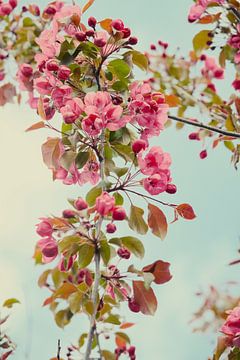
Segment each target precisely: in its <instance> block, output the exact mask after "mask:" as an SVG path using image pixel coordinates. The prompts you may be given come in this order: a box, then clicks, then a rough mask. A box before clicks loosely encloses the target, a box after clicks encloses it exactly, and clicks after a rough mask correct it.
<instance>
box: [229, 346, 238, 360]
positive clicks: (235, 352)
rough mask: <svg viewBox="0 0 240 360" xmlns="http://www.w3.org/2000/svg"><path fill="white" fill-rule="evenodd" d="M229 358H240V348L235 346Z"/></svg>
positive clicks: (230, 359)
mask: <svg viewBox="0 0 240 360" xmlns="http://www.w3.org/2000/svg"><path fill="white" fill-rule="evenodd" d="M228 360H240V349H239V348H234V349H233V350H232V351H231V352H230V354H229V355H228Z"/></svg>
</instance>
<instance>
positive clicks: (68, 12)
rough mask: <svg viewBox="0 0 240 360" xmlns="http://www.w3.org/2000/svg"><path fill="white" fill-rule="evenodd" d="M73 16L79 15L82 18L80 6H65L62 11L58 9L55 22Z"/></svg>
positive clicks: (61, 8)
mask: <svg viewBox="0 0 240 360" xmlns="http://www.w3.org/2000/svg"><path fill="white" fill-rule="evenodd" d="M72 15H78V16H79V17H81V15H82V12H81V9H80V7H79V6H78V5H64V6H61V7H60V9H59V10H58V9H57V12H56V14H55V16H54V20H61V19H64V18H70V17H71V16H72Z"/></svg>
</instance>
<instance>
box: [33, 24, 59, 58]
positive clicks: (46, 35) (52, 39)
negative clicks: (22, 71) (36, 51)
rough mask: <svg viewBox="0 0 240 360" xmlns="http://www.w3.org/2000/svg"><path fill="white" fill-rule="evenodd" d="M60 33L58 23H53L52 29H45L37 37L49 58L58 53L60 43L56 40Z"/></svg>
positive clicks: (37, 41)
mask: <svg viewBox="0 0 240 360" xmlns="http://www.w3.org/2000/svg"><path fill="white" fill-rule="evenodd" d="M57 33H58V26H57V23H55V22H54V23H53V28H52V29H46V30H43V31H42V32H41V34H40V36H39V37H38V38H36V40H35V41H36V43H37V44H38V45H39V47H40V49H41V50H42V52H43V54H44V55H46V56H47V57H49V58H52V57H54V56H55V55H57V53H58V52H59V49H60V44H59V43H57V42H56V40H57Z"/></svg>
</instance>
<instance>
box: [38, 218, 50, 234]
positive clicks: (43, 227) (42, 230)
mask: <svg viewBox="0 0 240 360" xmlns="http://www.w3.org/2000/svg"><path fill="white" fill-rule="evenodd" d="M36 232H37V233H38V235H40V236H42V237H45V236H51V235H52V233H53V228H52V225H51V224H50V223H49V222H48V221H47V220H44V221H41V222H40V223H39V224H38V225H37V229H36Z"/></svg>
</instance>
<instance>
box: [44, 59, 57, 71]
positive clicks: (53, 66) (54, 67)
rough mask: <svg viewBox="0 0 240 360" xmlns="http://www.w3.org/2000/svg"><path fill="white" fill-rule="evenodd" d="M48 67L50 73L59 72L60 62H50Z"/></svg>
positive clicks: (47, 64)
mask: <svg viewBox="0 0 240 360" xmlns="http://www.w3.org/2000/svg"><path fill="white" fill-rule="evenodd" d="M46 67H47V70H48V71H58V69H59V65H58V62H57V61H56V60H53V59H52V60H49V61H48V62H47V63H46Z"/></svg>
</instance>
